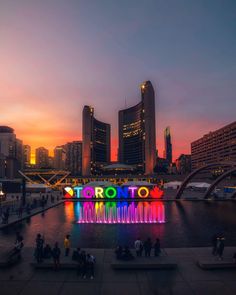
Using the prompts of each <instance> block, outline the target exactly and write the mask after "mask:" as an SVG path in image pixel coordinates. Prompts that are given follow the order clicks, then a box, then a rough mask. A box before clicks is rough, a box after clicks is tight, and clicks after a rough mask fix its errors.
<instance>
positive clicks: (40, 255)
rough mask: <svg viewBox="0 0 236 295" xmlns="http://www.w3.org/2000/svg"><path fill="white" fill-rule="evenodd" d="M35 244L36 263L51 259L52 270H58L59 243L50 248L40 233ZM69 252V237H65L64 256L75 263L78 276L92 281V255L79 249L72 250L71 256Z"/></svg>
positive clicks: (59, 259) (93, 260) (59, 257)
mask: <svg viewBox="0 0 236 295" xmlns="http://www.w3.org/2000/svg"><path fill="white" fill-rule="evenodd" d="M35 243H36V245H35V253H34V255H35V259H36V261H37V263H42V262H43V260H45V259H46V260H48V259H53V262H54V269H55V270H58V269H59V268H60V262H61V249H60V247H59V243H58V242H56V243H55V244H54V247H51V246H50V245H49V244H46V243H45V239H44V237H43V236H42V235H41V234H40V233H39V234H37V236H36V240H35ZM70 252H71V244H70V235H66V236H65V238H64V256H65V257H71V259H72V260H73V261H74V262H76V264H77V267H76V269H77V274H78V275H81V276H82V277H83V278H84V279H86V278H87V277H90V279H93V278H94V265H95V257H94V256H93V255H92V254H90V253H86V251H84V250H81V249H80V248H79V247H78V248H76V249H74V250H73V253H72V255H70Z"/></svg>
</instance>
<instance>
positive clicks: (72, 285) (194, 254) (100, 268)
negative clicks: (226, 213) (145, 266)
mask: <svg viewBox="0 0 236 295" xmlns="http://www.w3.org/2000/svg"><path fill="white" fill-rule="evenodd" d="M234 251H236V247H234V248H233V247H228V248H226V249H225V255H224V257H225V258H229V257H232V253H234ZM89 252H90V253H92V254H94V255H95V256H96V260H97V263H96V268H95V278H94V280H90V279H82V278H80V277H78V276H77V275H76V273H75V271H73V270H67V271H64V270H60V271H58V272H55V271H53V270H33V269H32V267H31V266H30V265H29V263H30V262H31V261H32V253H33V249H32V248H25V249H23V260H22V262H21V263H20V264H19V265H17V266H15V267H12V268H10V269H6V270H2V269H0V294H1V295H28V294H30V295H32V294H33V295H42V294H45V295H47V294H50V295H75V294H79V295H90V294H91V295H110V294H111V295H116V294H117V295H121V294H122V295H126V294H127V295H192V294H194V295H208V294H209V295H218V294H219V295H222V294H224V295H235V294H236V280H235V279H236V270H235V269H232V270H214V271H207V270H205V271H204V270H201V269H200V268H199V267H198V266H197V265H196V261H197V260H198V259H204V258H209V257H211V254H210V253H211V249H210V248H169V249H164V250H163V254H162V255H163V257H165V256H166V257H169V258H171V259H172V258H173V260H175V261H177V263H178V268H177V269H176V270H152V271H145V270H137V271H135V270H128V271H123V270H117V271H115V270H112V269H111V267H110V264H111V262H112V260H113V258H114V255H113V250H110V249H89ZM148 259H153V258H147V260H148ZM212 259H213V258H212Z"/></svg>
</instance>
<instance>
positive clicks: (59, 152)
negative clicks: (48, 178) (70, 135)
mask: <svg viewBox="0 0 236 295" xmlns="http://www.w3.org/2000/svg"><path fill="white" fill-rule="evenodd" d="M65 161H66V152H65V148H64V146H56V147H55V149H54V158H53V167H54V168H55V169H58V170H63V169H65Z"/></svg>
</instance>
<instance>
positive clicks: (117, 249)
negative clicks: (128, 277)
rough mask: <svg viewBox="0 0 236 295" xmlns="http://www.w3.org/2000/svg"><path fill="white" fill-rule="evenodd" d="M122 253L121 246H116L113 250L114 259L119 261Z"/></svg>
mask: <svg viewBox="0 0 236 295" xmlns="http://www.w3.org/2000/svg"><path fill="white" fill-rule="evenodd" d="M122 253H123V248H122V247H121V246H118V247H117V248H116V250H115V254H116V259H121V258H122Z"/></svg>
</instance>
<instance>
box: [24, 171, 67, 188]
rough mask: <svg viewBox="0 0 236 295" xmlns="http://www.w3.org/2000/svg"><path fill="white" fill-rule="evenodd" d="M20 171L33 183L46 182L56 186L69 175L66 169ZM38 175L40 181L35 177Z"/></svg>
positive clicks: (53, 186)
mask: <svg viewBox="0 0 236 295" xmlns="http://www.w3.org/2000/svg"><path fill="white" fill-rule="evenodd" d="M19 173H20V174H21V175H22V176H23V177H24V178H25V179H26V180H27V181H28V182H29V183H31V184H42V183H43V184H45V185H47V186H48V187H51V188H56V187H58V186H60V185H61V183H62V182H63V180H65V179H66V178H67V177H68V176H69V175H70V172H69V171H65V170H48V171H45V170H38V171H24V172H23V171H20V170H19ZM37 177H38V179H39V180H38V181H37V180H35V178H37Z"/></svg>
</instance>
